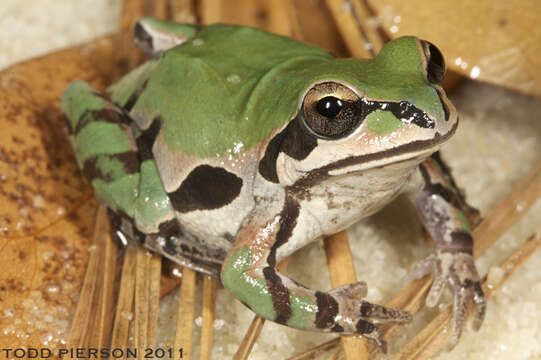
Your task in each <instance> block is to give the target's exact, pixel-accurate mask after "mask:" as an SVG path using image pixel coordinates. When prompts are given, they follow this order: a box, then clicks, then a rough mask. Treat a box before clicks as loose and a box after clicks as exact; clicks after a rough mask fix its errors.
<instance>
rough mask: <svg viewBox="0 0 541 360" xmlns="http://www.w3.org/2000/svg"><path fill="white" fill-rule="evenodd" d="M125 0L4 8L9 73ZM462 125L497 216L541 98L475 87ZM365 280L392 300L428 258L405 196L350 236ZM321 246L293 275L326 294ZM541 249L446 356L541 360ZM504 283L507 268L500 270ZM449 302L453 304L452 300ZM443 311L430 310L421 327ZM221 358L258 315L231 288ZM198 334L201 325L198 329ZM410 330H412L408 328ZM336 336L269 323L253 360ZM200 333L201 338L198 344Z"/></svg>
mask: <svg viewBox="0 0 541 360" xmlns="http://www.w3.org/2000/svg"><path fill="white" fill-rule="evenodd" d="M119 4H120V2H119V1H118V0H109V1H107V0H77V1H74V0H63V1H60V0H2V1H1V2H0V68H3V67H6V66H8V65H9V64H11V63H14V62H17V61H20V60H22V59H26V58H29V57H31V56H35V55H38V54H42V53H44V52H47V51H50V50H53V49H57V48H60V47H65V46H67V45H69V44H74V43H80V42H82V41H85V40H87V39H90V38H93V37H96V36H99V35H103V34H105V33H108V32H111V31H113V30H114V29H115V28H116V26H117V25H116V24H117V20H118V14H119V11H120V6H119ZM452 98H453V100H454V101H455V104H456V105H457V107H458V108H459V110H460V115H461V125H460V127H459V130H458V132H457V134H456V136H455V137H454V138H453V139H452V140H451V141H450V142H449V144H448V146H446V147H445V149H444V150H443V156H444V158H445V159H446V160H447V161H448V163H449V164H450V165H451V166H452V168H453V169H454V173H455V176H456V178H457V181H458V183H459V184H460V185H461V186H462V187H464V188H465V189H466V193H467V196H468V198H469V199H470V201H471V203H472V204H474V205H475V206H478V207H479V208H480V209H481V210H482V213H483V214H485V215H486V214H487V212H488V211H490V209H492V208H493V207H494V206H495V205H496V204H497V202H498V201H499V200H500V199H501V198H502V197H503V196H504V195H505V194H506V193H507V192H508V191H509V190H510V189H511V188H512V186H513V184H515V183H516V182H517V181H518V180H519V179H520V178H521V177H523V176H524V175H525V174H526V173H527V172H528V171H529V170H530V169H531V168H532V167H533V166H534V165H535V164H536V162H538V161H539V159H540V156H539V155H540V154H541V121H539V114H540V113H541V101H540V100H538V99H534V98H531V97H527V96H523V95H519V94H516V93H513V92H510V91H507V90H504V89H501V88H497V87H493V86H490V85H482V84H477V83H473V82H467V83H465V84H464V85H463V86H462V87H460V88H459V89H458V91H457V92H455V93H454V94H453V96H452ZM540 213H541V202H538V203H537V204H536V205H535V206H534V208H533V209H531V210H530V211H529V212H528V214H527V215H526V216H525V218H524V219H523V221H521V222H520V223H519V224H517V225H515V226H514V227H513V228H512V229H511V230H510V231H509V232H508V233H507V234H506V235H505V236H504V237H502V239H500V240H499V241H498V243H497V244H496V246H494V248H493V249H491V250H490V251H489V252H488V253H487V254H486V255H485V256H483V257H482V258H481V259H479V261H478V267H479V269H480V271H481V273H482V274H485V273H486V272H487V271H488V269H489V268H490V267H491V266H493V265H494V264H497V263H498V262H500V261H501V260H502V259H504V258H505V257H506V256H507V255H508V254H509V253H510V252H511V251H512V250H513V249H514V248H516V247H517V246H518V245H519V244H521V243H522V242H523V241H524V239H525V238H526V237H527V236H528V235H529V234H530V233H532V232H533V231H534V229H535V228H536V227H537V228H539V227H540V225H541V222H540V220H539V219H540V217H539V214H540ZM349 234H350V238H351V240H352V241H351V247H352V250H353V251H354V253H355V261H356V264H355V266H356V270H357V275H358V278H359V279H362V280H365V281H367V282H368V285H369V296H368V298H369V300H371V301H374V302H379V303H381V302H384V301H385V300H386V299H388V298H389V297H390V296H391V295H392V294H394V293H395V292H396V291H397V289H398V288H399V287H400V286H401V284H400V282H399V280H400V278H401V277H402V276H404V275H405V274H406V272H407V269H408V268H409V266H410V265H411V264H412V263H413V262H414V261H415V260H416V259H420V258H421V257H422V256H423V255H426V254H427V252H428V250H429V249H428V248H427V247H426V246H425V243H424V240H423V239H424V238H423V234H422V230H421V225H420V223H419V221H418V220H417V218H416V216H415V214H414V212H413V209H412V208H411V206H410V205H409V204H408V203H407V202H406V201H405V200H404V199H398V201H396V202H395V203H393V204H391V205H390V206H389V207H388V208H386V209H384V210H383V211H382V212H381V213H379V214H377V215H376V216H374V217H372V218H370V219H366V220H364V221H362V222H360V223H359V224H357V225H355V226H354V227H353V228H352V229H351V230H350V232H349ZM325 261H326V260H325V255H324V252H323V250H322V247H321V243H320V242H318V243H315V244H313V245H312V246H309V247H307V248H305V249H303V250H301V251H300V252H299V253H298V254H296V256H295V257H294V258H293V259H292V261H291V265H290V271H289V273H290V274H291V275H292V276H293V277H294V278H295V279H297V280H299V281H301V282H302V283H305V284H307V285H310V286H312V287H314V288H318V289H320V290H326V289H329V287H330V285H329V281H328V275H327V272H326V270H322V269H325V268H326V267H325ZM540 264H541V252H538V253H536V254H534V256H533V257H532V258H531V259H530V260H529V261H528V263H527V264H526V265H525V266H523V268H522V269H521V270H520V271H519V272H518V273H517V274H516V275H515V276H514V277H513V278H512V279H511V280H510V281H509V282H508V283H507V284H506V285H505V286H504V287H503V289H502V290H501V291H500V292H499V293H498V295H497V296H496V297H495V298H494V299H492V300H490V302H489V304H488V312H487V316H486V320H485V324H484V326H483V328H482V329H481V331H479V332H478V333H474V332H472V331H470V330H468V331H466V332H465V334H464V336H463V339H462V341H461V343H460V344H459V345H458V346H457V348H456V349H455V350H454V351H452V352H450V353H445V354H442V355H440V356H439V358H440V359H446V360H447V359H502V360H503V359H505V360H508V359H538V358H541V341H540V340H541V327H540V324H541V271H539V265H540ZM491 276H494V277H497V276H498V269H497V268H494V269H492V270H491ZM177 296H178V294H172V295H171V296H169V297H168V298H167V299H166V301H164V302H163V303H162V308H161V317H160V339H161V342H162V345H166V344H167V343H168V342H172V338H173V335H174V322H175V308H176V302H175V301H174V300H176V297H177ZM447 301H448V300H447ZM434 313H435V311H430V312H423V313H422V314H419V315H418V316H417V317H416V321H415V322H414V324H412V325H411V326H410V328H412V329H413V328H418V327H420V326H422V325H423V324H425V322H426V320H427V319H428V318H430V317H431V316H433V315H434ZM216 314H217V320H216V326H215V327H216V332H215V345H214V350H213V359H228V358H230V357H231V356H232V355H233V354H234V352H235V350H236V348H237V345H236V344H238V343H239V342H240V339H241V338H242V336H243V334H244V332H245V330H246V328H247V326H248V325H249V323H250V321H251V319H252V317H253V314H252V313H251V312H250V311H249V310H248V309H246V308H244V306H243V305H241V304H240V303H239V302H238V301H236V300H234V298H233V297H232V296H231V295H230V294H229V293H228V292H227V291H225V290H223V289H221V290H219V291H218V303H217V309H216ZM196 329H199V327H198V326H197V325H196ZM405 331H406V330H405ZM330 337H332V336H329V335H322V334H314V333H306V332H302V331H296V330H292V329H288V328H285V327H282V326H279V325H275V324H272V323H267V324H266V325H265V327H264V329H263V332H262V334H261V337H260V339H259V341H258V343H257V344H256V345H255V348H254V351H253V352H252V355H251V357H250V358H251V359H254V360H255V359H268V358H270V355H271V354H272V355H273V356H272V357H273V358H284V357H286V356H290V355H293V354H295V353H298V352H300V351H302V350H304V349H307V348H309V347H311V346H314V345H317V344H319V343H321V342H323V341H325V340H326V339H329V338H330ZM198 338H199V331H197V333H196V334H195V337H194V340H195V342H197V339H198Z"/></svg>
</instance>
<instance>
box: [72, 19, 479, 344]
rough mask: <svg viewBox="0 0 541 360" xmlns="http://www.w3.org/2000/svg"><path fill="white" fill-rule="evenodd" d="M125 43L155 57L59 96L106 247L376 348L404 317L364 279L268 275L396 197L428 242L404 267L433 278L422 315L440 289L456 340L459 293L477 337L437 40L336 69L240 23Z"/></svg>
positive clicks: (313, 52) (296, 45) (467, 238)
mask: <svg viewBox="0 0 541 360" xmlns="http://www.w3.org/2000/svg"><path fill="white" fill-rule="evenodd" d="M134 36H135V42H136V44H137V45H139V47H140V48H141V49H142V50H143V51H145V52H147V53H148V54H149V55H150V56H151V59H150V60H149V61H148V62H146V63H144V64H143V65H141V66H140V67H138V68H136V69H135V70H133V71H132V72H130V73H129V74H127V75H126V76H124V77H123V78H122V79H121V80H120V81H119V82H118V83H116V84H114V85H113V86H111V87H110V88H109V89H108V90H107V93H108V94H107V95H108V96H107V97H106V96H104V95H102V94H100V93H98V92H97V91H96V90H94V89H92V88H91V87H89V86H88V85H87V84H86V83H84V82H80V81H78V82H74V83H72V84H71V85H70V86H69V87H68V88H67V89H66V91H65V93H64V95H63V96H62V109H63V111H64V113H65V114H66V116H67V118H68V128H69V134H70V139H71V142H72V145H73V148H74V151H75V155H76V158H77V161H78V164H79V166H80V167H81V169H82V171H83V174H84V175H85V176H86V178H87V179H88V181H89V182H90V183H91V185H92V187H93V189H94V192H95V194H96V195H97V196H98V198H99V199H100V200H101V202H102V203H103V204H104V205H105V206H106V207H107V208H108V213H109V217H110V220H111V223H112V225H113V228H114V232H115V233H116V234H117V236H118V237H119V238H120V239H122V240H123V241H136V242H139V243H141V244H143V245H144V246H145V247H147V248H148V249H150V250H152V251H155V252H157V253H159V254H161V255H163V256H165V257H166V258H168V259H171V260H173V261H175V262H176V263H178V264H180V265H183V266H187V267H189V268H192V269H195V270H197V271H200V272H203V273H206V274H210V275H213V276H215V277H217V278H219V279H221V282H222V284H223V285H224V287H226V288H227V289H228V290H229V291H231V292H232V293H233V294H234V296H235V297H236V298H238V299H239V300H240V301H241V302H243V303H244V304H245V305H246V306H248V307H249V308H250V309H252V310H253V311H254V312H255V313H256V314H258V315H259V316H261V317H263V318H265V319H268V320H271V321H274V322H277V323H280V324H284V325H286V326H290V327H294V328H298V329H305V330H314V331H325V332H335V333H340V334H356V335H362V336H364V337H367V338H369V339H372V340H373V341H375V342H376V343H377V344H378V345H379V346H380V347H381V348H382V349H383V350H385V346H386V344H385V341H384V339H383V338H382V335H381V332H380V330H379V329H378V324H380V323H386V322H400V323H405V322H409V321H410V320H411V315H410V314H409V313H408V312H406V311H403V310H397V309H390V308H386V307H384V306H381V305H377V304H372V303H370V302H368V301H365V300H363V297H365V295H366V292H367V290H366V284H365V283H364V282H358V283H354V284H349V285H346V286H342V287H339V288H336V289H332V290H330V291H317V290H314V289H311V288H308V287H306V286H303V285H302V284H299V283H298V282H296V281H294V280H293V279H290V278H289V277H288V276H286V275H284V274H283V273H281V272H280V271H278V270H277V267H276V265H277V264H278V263H279V262H280V261H281V260H282V259H284V258H285V257H287V256H289V255H290V254H292V253H293V252H295V251H296V250H297V249H299V248H301V247H303V246H305V245H306V244H308V243H310V242H311V241H314V240H315V239H318V238H320V237H322V236H328V235H331V234H334V233H337V232H339V231H341V230H344V229H346V228H347V227H348V226H350V225H352V224H353V223H355V222H356V221H358V220H360V219H362V218H364V217H366V216H369V215H371V214H373V213H375V212H377V211H378V210H380V209H381V208H382V207H383V206H385V205H386V204H388V203H389V202H390V201H391V200H393V199H394V198H395V197H397V196H398V195H399V194H406V195H407V197H408V198H409V199H410V200H411V202H412V203H413V205H414V207H415V208H416V210H417V211H418V213H419V215H420V219H421V221H422V223H423V224H424V226H425V228H426V230H427V231H428V233H429V234H430V235H431V236H432V237H433V238H434V240H435V246H434V250H433V252H432V253H431V254H430V255H429V256H428V257H427V258H426V259H424V260H422V261H420V262H419V263H418V264H417V265H415V266H414V269H413V271H412V277H414V278H418V277H421V276H424V275H426V274H429V273H431V274H433V275H434V283H433V285H432V288H431V290H430V293H429V295H428V298H427V304H428V305H430V306H434V305H435V304H436V303H437V302H438V300H439V296H440V294H441V293H442V291H443V289H444V288H445V287H446V286H447V287H449V288H450V289H451V291H452V293H453V294H454V308H453V320H452V324H451V335H452V336H451V343H453V344H454V343H456V342H457V340H458V338H459V337H460V335H461V332H462V329H463V326H464V323H465V318H466V313H467V308H468V303H469V301H470V300H473V303H474V307H475V310H476V316H475V319H474V328H475V329H478V328H479V327H480V325H481V323H482V320H483V317H484V313H485V307H486V305H485V297H484V295H483V291H482V290H481V286H480V283H479V276H478V273H477V270H476V267H475V264H474V259H473V256H472V249H473V239H472V235H471V234H472V232H471V224H470V221H469V220H468V218H471V217H472V216H470V215H474V214H475V209H473V208H472V207H470V206H468V205H467V203H466V202H465V200H464V197H463V195H462V193H461V191H460V190H459V189H458V188H457V186H456V184H455V182H454V180H453V178H452V176H451V173H450V171H449V169H448V167H447V166H446V165H445V163H444V162H443V161H442V160H441V158H440V157H439V155H438V154H439V153H438V150H439V149H440V147H441V146H442V145H443V144H444V143H445V141H446V140H448V139H449V138H450V137H451V136H452V135H453V134H454V132H455V130H456V128H457V125H458V117H457V113H456V110H455V108H454V106H453V104H452V103H451V102H450V101H449V99H448V98H447V96H446V95H445V93H444V91H443V89H442V87H441V82H442V80H443V78H444V73H445V64H444V59H443V57H442V54H441V53H440V51H439V50H438V49H437V48H436V47H435V46H434V45H433V44H431V43H429V42H427V41H423V40H420V39H417V38H415V37H411V36H410V37H401V38H398V39H395V40H393V41H391V42H389V43H388V44H387V45H386V46H385V47H384V48H383V49H382V50H381V52H380V53H379V54H378V55H377V56H376V57H375V58H373V59H370V60H360V59H353V58H350V59H343V58H335V57H333V56H332V55H331V54H330V53H329V52H327V51H325V50H322V49H320V48H318V47H315V46H312V45H309V44H305V43H303V42H299V41H296V40H293V39H290V38H287V37H282V36H278V35H274V34H270V33H267V32H264V31H261V30H258V29H253V28H249V27H240V26H232V25H224V24H214V25H210V26H205V27H199V26H192V25H183V24H175V23H170V22H165V21H159V20H156V19H152V18H144V19H142V20H140V21H139V22H138V23H137V25H136V26H135V30H134Z"/></svg>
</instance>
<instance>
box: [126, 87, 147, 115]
mask: <svg viewBox="0 0 541 360" xmlns="http://www.w3.org/2000/svg"><path fill="white" fill-rule="evenodd" d="M147 84H148V79H146V80H145V81H144V82H143V84H142V85H141V86H140V87H139V88H137V90H135V92H134V93H133V94H131V95H130V97H129V98H128V100H127V101H126V103H125V104H124V106H123V108H124V110H125V111H126V112H130V111H131V109H133V107H134V106H135V103H137V100H139V97H140V96H141V94H142V93H143V91H145V89H146V87H147Z"/></svg>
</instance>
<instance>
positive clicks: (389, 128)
mask: <svg viewBox="0 0 541 360" xmlns="http://www.w3.org/2000/svg"><path fill="white" fill-rule="evenodd" d="M365 122H366V126H367V127H368V130H370V131H372V132H374V133H376V134H378V135H383V134H389V133H392V132H393V131H396V130H398V129H399V128H400V127H402V121H400V119H397V118H396V116H394V115H393V114H392V113H391V112H389V111H383V110H376V111H373V112H371V113H370V114H368V116H367V117H366V119H365Z"/></svg>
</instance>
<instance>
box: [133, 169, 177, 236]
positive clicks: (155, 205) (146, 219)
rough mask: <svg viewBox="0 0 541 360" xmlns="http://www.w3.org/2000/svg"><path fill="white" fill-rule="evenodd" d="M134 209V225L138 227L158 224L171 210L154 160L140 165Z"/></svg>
mask: <svg viewBox="0 0 541 360" xmlns="http://www.w3.org/2000/svg"><path fill="white" fill-rule="evenodd" d="M134 207H135V210H134V212H135V223H136V224H137V226H138V227H145V226H150V225H154V224H157V223H159V220H161V219H163V218H165V217H166V216H167V214H168V213H169V210H170V209H171V202H170V201H169V197H168V196H167V193H166V192H165V189H164V188H163V184H162V180H161V178H160V174H159V173H158V168H157V167H156V162H155V161H154V160H146V161H144V162H143V163H142V164H141V183H140V185H139V196H138V197H137V199H136V200H135V204H134Z"/></svg>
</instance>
